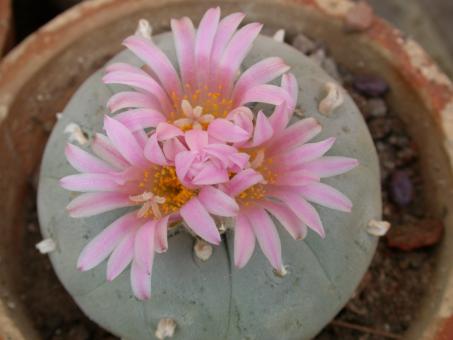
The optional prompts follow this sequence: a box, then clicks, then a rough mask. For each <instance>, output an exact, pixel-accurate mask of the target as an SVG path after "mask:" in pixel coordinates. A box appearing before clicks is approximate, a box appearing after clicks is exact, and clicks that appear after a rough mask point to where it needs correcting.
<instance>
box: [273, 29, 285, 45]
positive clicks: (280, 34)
mask: <svg viewBox="0 0 453 340" xmlns="http://www.w3.org/2000/svg"><path fill="white" fill-rule="evenodd" d="M272 38H273V39H274V40H275V41H278V42H281V43H282V42H284V41H285V30H283V29H282V30H278V31H277V32H275V34H274V35H273V37H272Z"/></svg>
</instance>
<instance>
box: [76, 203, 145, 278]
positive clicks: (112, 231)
mask: <svg viewBox="0 0 453 340" xmlns="http://www.w3.org/2000/svg"><path fill="white" fill-rule="evenodd" d="M137 224H138V220H137V216H136V212H131V213H129V214H126V215H124V216H121V217H120V218H118V219H117V220H116V221H114V222H113V223H112V224H110V225H109V226H108V227H107V228H105V229H104V230H103V231H102V232H101V233H100V234H98V235H97V236H96V237H95V238H94V239H92V240H91V241H90V243H88V244H87V245H86V246H85V248H83V250H82V252H81V253H80V256H79V259H78V260H77V268H78V269H79V270H82V271H86V270H90V269H92V268H94V267H96V266H97V265H98V264H100V263H101V262H102V261H104V260H105V259H106V258H107V256H108V255H109V254H110V253H111V252H112V251H113V249H115V247H116V246H117V245H118V244H119V243H120V241H121V240H122V239H124V237H125V236H126V235H127V233H128V232H130V230H132V229H134V228H135V227H137Z"/></svg>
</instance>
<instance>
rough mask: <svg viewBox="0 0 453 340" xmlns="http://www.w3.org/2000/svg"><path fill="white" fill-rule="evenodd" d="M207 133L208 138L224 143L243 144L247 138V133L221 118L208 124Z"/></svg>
mask: <svg viewBox="0 0 453 340" xmlns="http://www.w3.org/2000/svg"><path fill="white" fill-rule="evenodd" d="M208 133H209V135H210V136H212V137H214V138H216V139H218V140H220V141H223V142H226V143H238V142H244V141H246V140H247V139H248V138H249V134H248V132H247V131H245V130H243V129H242V128H241V127H239V126H237V125H235V124H233V123H232V122H230V121H228V120H226V119H222V118H218V119H215V120H214V121H212V122H211V123H210V124H209V126H208Z"/></svg>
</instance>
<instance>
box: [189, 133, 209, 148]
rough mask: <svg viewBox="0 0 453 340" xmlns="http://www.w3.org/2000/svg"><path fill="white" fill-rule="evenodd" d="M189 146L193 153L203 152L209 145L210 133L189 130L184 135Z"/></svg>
mask: <svg viewBox="0 0 453 340" xmlns="http://www.w3.org/2000/svg"><path fill="white" fill-rule="evenodd" d="M184 138H185V141H186V143H187V146H188V147H189V149H190V150H192V151H199V150H202V149H203V147H204V146H205V145H207V144H208V133H207V132H206V131H202V130H189V131H187V132H186V133H185V135H184Z"/></svg>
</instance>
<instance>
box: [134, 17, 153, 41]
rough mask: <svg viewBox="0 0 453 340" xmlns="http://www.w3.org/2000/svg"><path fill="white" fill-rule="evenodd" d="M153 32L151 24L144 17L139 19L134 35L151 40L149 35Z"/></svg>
mask: <svg viewBox="0 0 453 340" xmlns="http://www.w3.org/2000/svg"><path fill="white" fill-rule="evenodd" d="M152 33H153V28H152V27H151V24H150V23H149V21H148V20H146V19H140V20H139V21H138V25H137V30H136V31H135V35H138V36H139V37H142V38H145V39H148V40H151V35H152Z"/></svg>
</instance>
